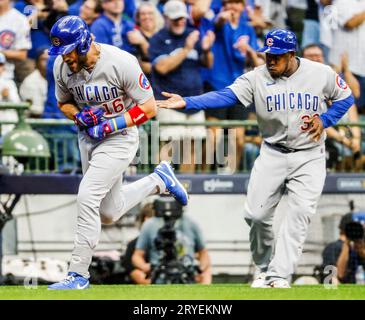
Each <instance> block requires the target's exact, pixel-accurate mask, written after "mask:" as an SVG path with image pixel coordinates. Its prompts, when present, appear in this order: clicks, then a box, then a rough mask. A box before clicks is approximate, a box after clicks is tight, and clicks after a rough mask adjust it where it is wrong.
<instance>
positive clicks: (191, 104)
mask: <svg viewBox="0 0 365 320" xmlns="http://www.w3.org/2000/svg"><path fill="white" fill-rule="evenodd" d="M162 94H163V95H164V96H165V97H167V98H168V99H167V100H158V101H157V106H158V107H160V108H168V109H182V108H184V107H185V109H186V110H195V111H199V110H206V109H215V108H229V107H232V106H234V105H236V104H237V103H238V102H239V100H238V98H237V96H236V95H235V94H234V93H233V91H232V90H231V89H230V88H225V89H222V90H219V91H212V92H208V93H204V94H202V95H200V96H194V97H184V98H183V97H181V96H179V95H178V94H173V93H168V92H163V93H162Z"/></svg>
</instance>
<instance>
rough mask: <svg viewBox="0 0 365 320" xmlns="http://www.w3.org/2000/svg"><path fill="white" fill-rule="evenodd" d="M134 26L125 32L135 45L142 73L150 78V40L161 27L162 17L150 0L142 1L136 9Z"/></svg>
mask: <svg viewBox="0 0 365 320" xmlns="http://www.w3.org/2000/svg"><path fill="white" fill-rule="evenodd" d="M135 22H136V28H135V29H134V30H132V31H129V32H128V34H127V37H128V40H129V42H130V43H131V44H133V45H135V46H136V47H137V54H136V56H137V58H138V60H139V63H140V65H141V67H142V70H143V72H144V74H145V75H146V76H147V77H148V78H149V79H150V77H151V71H152V70H151V69H152V64H151V62H150V60H149V58H148V48H149V46H150V40H151V38H152V36H154V35H155V34H156V33H157V32H158V31H159V30H160V29H161V28H162V27H163V23H164V22H163V18H162V16H161V14H160V13H159V12H158V10H157V9H156V7H155V6H154V5H153V4H152V3H150V2H142V3H141V4H140V5H139V7H138V9H137V11H136V20H135Z"/></svg>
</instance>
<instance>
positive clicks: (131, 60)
mask: <svg viewBox="0 0 365 320" xmlns="http://www.w3.org/2000/svg"><path fill="white" fill-rule="evenodd" d="M123 66H124V67H123V70H122V73H121V75H122V87H123V89H124V90H125V92H126V94H127V95H128V96H129V97H130V98H131V99H132V100H133V101H134V102H136V103H137V104H143V103H145V102H146V101H147V100H149V99H150V98H152V97H153V90H152V87H151V84H150V82H149V81H148V79H147V77H146V76H145V75H144V73H143V71H142V69H141V67H140V65H139V63H138V60H137V59H136V58H135V57H134V56H132V55H130V54H128V55H127V56H125V57H124V61H123Z"/></svg>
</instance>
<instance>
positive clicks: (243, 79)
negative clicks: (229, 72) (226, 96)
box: [228, 70, 255, 107]
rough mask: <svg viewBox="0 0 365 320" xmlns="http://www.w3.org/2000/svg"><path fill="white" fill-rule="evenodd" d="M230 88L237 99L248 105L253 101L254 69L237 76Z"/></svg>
mask: <svg viewBox="0 0 365 320" xmlns="http://www.w3.org/2000/svg"><path fill="white" fill-rule="evenodd" d="M228 88H230V89H231V90H232V91H233V93H234V94H235V95H236V97H237V98H238V100H240V102H241V103H242V104H243V105H244V106H245V107H248V106H249V105H250V104H252V103H253V100H254V97H253V94H254V88H255V73H254V70H253V71H250V72H247V73H245V74H243V75H242V76H240V77H238V78H237V79H236V80H235V81H234V82H233V84H231V85H230V86H229V87H228Z"/></svg>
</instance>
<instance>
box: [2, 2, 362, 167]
mask: <svg viewBox="0 0 365 320" xmlns="http://www.w3.org/2000/svg"><path fill="white" fill-rule="evenodd" d="M65 15H79V16H80V17H81V18H82V19H84V21H85V22H86V23H87V25H88V26H89V27H90V30H91V32H92V34H93V36H94V38H95V41H97V42H100V43H107V44H110V45H114V46H117V47H119V48H121V49H123V50H126V51H128V52H130V53H131V54H133V55H135V56H136V57H137V58H138V60H139V62H140V64H141V66H142V69H143V71H144V72H145V74H146V75H147V76H148V78H149V80H150V82H151V84H152V87H153V88H154V92H155V96H156V98H157V99H161V98H162V96H161V92H162V91H167V92H174V93H178V94H180V95H183V96H184V95H185V96H186V95H198V94H201V93H203V92H206V91H211V90H219V89H222V88H224V87H226V86H227V85H229V84H230V83H232V82H233V81H234V79H235V78H237V77H238V76H240V75H241V74H242V73H243V72H245V71H247V70H250V69H252V68H254V67H256V66H258V65H260V64H263V63H264V62H265V60H264V59H265V56H264V55H258V54H257V53H256V51H255V50H256V49H257V48H258V47H259V46H260V45H261V44H262V39H263V38H264V35H265V33H266V32H267V31H268V30H269V29H272V28H275V27H278V28H288V29H290V30H292V31H294V32H295V33H296V35H297V37H298V40H299V43H300V48H298V55H302V56H304V57H306V58H308V59H311V60H315V61H318V62H320V63H327V64H330V65H331V66H332V67H333V68H334V69H335V70H336V71H337V72H338V73H340V74H341V75H342V76H343V78H344V79H345V80H346V82H347V83H348V85H349V86H350V87H351V89H352V91H353V94H354V96H355V98H356V105H354V106H353V107H352V108H351V110H350V111H349V112H348V114H347V115H346V116H345V117H344V118H343V122H346V123H349V122H358V121H359V120H363V119H365V66H364V64H363V61H362V57H363V56H364V55H365V46H364V45H363V41H362V39H363V38H364V36H365V23H364V22H365V1H357V0H185V1H180V0H169V1H164V0H150V1H142V0H85V1H84V0H74V1H71V0H69V1H66V0H20V1H11V0H2V1H1V2H0V93H1V94H0V101H8V102H19V101H21V100H23V101H29V102H30V103H31V107H30V109H29V111H28V117H32V118H53V119H60V118H64V116H63V114H61V112H60V111H59V109H58V108H57V102H56V98H55V95H54V79H53V73H52V68H53V64H54V60H55V57H48V54H47V48H48V47H49V45H50V39H49V32H50V29H51V27H52V25H53V24H54V23H55V21H57V20H58V19H59V18H61V17H63V16H65ZM308 81H310V79H308ZM330 103H331V102H330V101H328V104H329V105H330ZM254 108H255V106H250V107H249V108H245V109H243V108H242V106H241V105H237V106H236V107H234V108H230V109H212V110H210V111H208V112H206V113H204V112H202V111H201V112H198V113H194V114H188V113H186V112H183V111H176V110H159V113H158V115H157V120H159V121H160V122H169V121H181V120H189V122H201V121H204V120H246V119H249V120H254V119H255V113H254ZM0 112H1V119H2V120H16V118H17V115H16V112H15V111H14V110H6V111H0ZM10 129H11V127H9V128H8V129H6V128H3V130H2V134H4V133H6V132H7V131H8V130H10ZM219 129H220V128H219V127H210V130H208V131H207V130H206V128H204V127H201V126H194V127H189V128H187V127H184V126H178V127H176V126H174V127H172V126H171V127H170V126H164V127H161V129H160V140H161V146H163V145H165V144H167V143H169V142H172V143H177V144H180V143H181V142H182V141H183V140H184V139H190V140H193V141H194V142H196V143H197V142H198V141H199V142H201V141H203V142H204V141H206V140H207V139H208V138H209V139H211V140H210V141H213V143H214V141H216V140H217V139H219V141H221V140H222V137H223V136H227V135H226V134H225V131H223V130H219ZM42 130H47V132H52V133H56V134H61V135H62V134H64V133H74V132H75V131H76V129H75V128H73V127H70V126H57V127H47V128H43V129H42ZM234 132H235V134H234V135H228V139H226V143H228V144H232V146H234V148H235V150H236V152H234V153H232V155H233V157H234V158H235V159H233V160H234V161H230V160H229V159H228V164H229V165H228V166H227V165H223V166H221V167H217V165H215V166H214V165H213V169H216V170H221V171H223V172H224V170H228V171H229V172H235V171H236V170H242V169H244V170H249V169H250V168H251V167H252V165H253V161H254V159H255V157H256V156H257V155H258V151H259V146H260V144H261V138H260V136H258V132H257V130H256V128H254V127H253V128H250V127H245V128H236V129H234ZM327 135H328V137H329V138H330V139H328V141H327V152H328V160H329V161H328V167H329V169H337V170H343V171H360V170H363V169H364V164H365V160H364V156H363V155H362V154H363V153H364V152H363V151H364V148H365V144H364V142H362V141H361V135H362V132H361V128H359V127H349V126H347V127H346V126H344V127H341V128H340V129H334V128H330V129H328V130H327ZM200 145H201V144H200ZM68 148H70V150H68V155H72V156H73V157H74V158H77V159H78V154H77V153H78V151H77V148H75V147H74V146H71V145H69V146H68ZM197 149H199V148H196V147H195V146H194V143H192V144H191V155H192V159H193V161H191V163H188V164H181V165H180V171H182V172H190V173H192V172H194V171H196V170H197V165H196V164H195V163H194V154H195V153H196V152H198V151H199V150H197ZM162 150H164V151H161V155H160V156H161V158H169V157H170V151H171V148H170V149H169V148H162ZM59 151H60V152H59V153H62V152H63V150H59ZM229 157H230V155H228V158H229ZM70 163H71V160H70ZM203 167H204V166H203ZM63 169H65V170H67V168H63ZM203 169H212V167H209V168H208V167H207V168H205V167H204V168H203Z"/></svg>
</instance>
